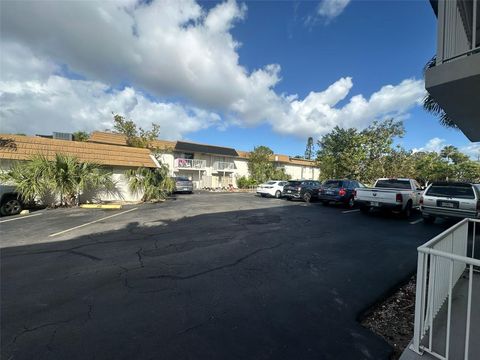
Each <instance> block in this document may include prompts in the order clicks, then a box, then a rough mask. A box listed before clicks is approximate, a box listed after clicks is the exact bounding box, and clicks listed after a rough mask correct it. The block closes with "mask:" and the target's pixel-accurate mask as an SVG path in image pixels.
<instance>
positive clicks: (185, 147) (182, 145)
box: [175, 141, 238, 157]
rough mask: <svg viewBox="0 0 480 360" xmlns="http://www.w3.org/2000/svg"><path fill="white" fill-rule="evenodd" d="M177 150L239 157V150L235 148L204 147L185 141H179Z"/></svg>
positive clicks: (176, 146)
mask: <svg viewBox="0 0 480 360" xmlns="http://www.w3.org/2000/svg"><path fill="white" fill-rule="evenodd" d="M175 150H176V151H188V152H199V153H204V154H213V155H220V156H233V157H238V153H237V150H235V149H233V148H229V147H223V146H214V145H203V144H197V143H191V142H185V141H177V144H176V145H175Z"/></svg>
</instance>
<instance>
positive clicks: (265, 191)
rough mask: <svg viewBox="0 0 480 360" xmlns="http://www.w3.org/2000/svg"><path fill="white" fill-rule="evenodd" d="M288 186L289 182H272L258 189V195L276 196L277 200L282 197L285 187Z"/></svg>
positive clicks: (259, 186)
mask: <svg viewBox="0 0 480 360" xmlns="http://www.w3.org/2000/svg"><path fill="white" fill-rule="evenodd" d="M287 184H288V181H281V180H270V181H267V182H266V183H264V184H260V185H258V187H257V194H258V195H260V196H262V197H267V196H274V197H276V198H277V199H280V198H281V197H282V192H283V187H284V186H285V185H287Z"/></svg>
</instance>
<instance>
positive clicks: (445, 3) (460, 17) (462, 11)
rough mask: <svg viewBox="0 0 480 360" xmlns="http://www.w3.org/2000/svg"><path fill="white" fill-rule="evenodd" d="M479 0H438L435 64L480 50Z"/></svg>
mask: <svg viewBox="0 0 480 360" xmlns="http://www.w3.org/2000/svg"><path fill="white" fill-rule="evenodd" d="M479 2H480V0H473V1H471V0H440V1H439V2H438V45H437V46H438V48H437V64H441V63H443V62H446V61H450V60H453V59H456V58H459V57H462V56H466V55H469V54H471V53H474V52H477V51H479V50H480V46H479V45H478V44H477V42H478V40H479V39H478V37H477V24H478V22H479V21H480V19H477V12H478V6H479V5H478V3H479Z"/></svg>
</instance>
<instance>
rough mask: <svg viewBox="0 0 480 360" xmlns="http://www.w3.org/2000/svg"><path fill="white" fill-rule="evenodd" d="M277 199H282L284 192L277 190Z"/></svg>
mask: <svg viewBox="0 0 480 360" xmlns="http://www.w3.org/2000/svg"><path fill="white" fill-rule="evenodd" d="M275 197H276V198H277V199H280V198H281V197H282V192H281V191H280V190H277V191H276V192H275Z"/></svg>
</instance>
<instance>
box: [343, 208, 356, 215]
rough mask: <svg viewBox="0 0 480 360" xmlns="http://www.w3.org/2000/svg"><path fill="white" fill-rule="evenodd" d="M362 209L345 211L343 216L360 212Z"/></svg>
mask: <svg viewBox="0 0 480 360" xmlns="http://www.w3.org/2000/svg"><path fill="white" fill-rule="evenodd" d="M359 211H360V209H354V210H345V211H342V214H348V213H352V212H359Z"/></svg>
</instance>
